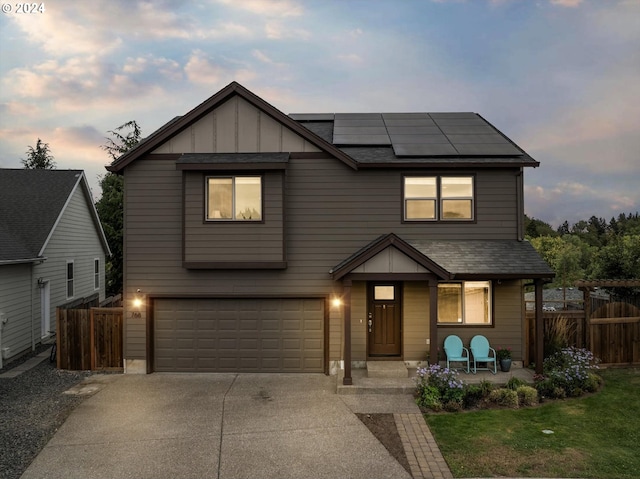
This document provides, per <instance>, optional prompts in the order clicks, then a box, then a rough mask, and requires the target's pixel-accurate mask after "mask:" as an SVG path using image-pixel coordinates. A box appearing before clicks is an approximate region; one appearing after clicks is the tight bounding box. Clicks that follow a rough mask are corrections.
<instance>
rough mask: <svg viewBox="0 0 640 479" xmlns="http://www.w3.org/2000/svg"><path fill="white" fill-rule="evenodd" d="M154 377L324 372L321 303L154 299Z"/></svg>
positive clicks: (264, 300) (279, 300)
mask: <svg viewBox="0 0 640 479" xmlns="http://www.w3.org/2000/svg"><path fill="white" fill-rule="evenodd" d="M153 316H154V320H153V351H154V361H153V363H154V370H155V371H158V372H323V371H324V367H323V366H324V300H323V299H290V298H287V299H264V298H260V299H246V298H238V299H226V298H225V299H165V298H163V299H156V300H154V307H153Z"/></svg>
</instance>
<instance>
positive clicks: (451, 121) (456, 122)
mask: <svg viewBox="0 0 640 479" xmlns="http://www.w3.org/2000/svg"><path fill="white" fill-rule="evenodd" d="M434 121H435V123H436V125H439V126H464V125H469V126H479V125H488V123H487V122H486V121H484V120H483V119H482V118H437V119H435V120H434Z"/></svg>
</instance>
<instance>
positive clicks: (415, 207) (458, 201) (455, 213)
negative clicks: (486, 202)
mask: <svg viewBox="0 0 640 479" xmlns="http://www.w3.org/2000/svg"><path fill="white" fill-rule="evenodd" d="M473 203H474V191H473V176H405V177H404V219H405V220H406V221H437V220H442V221H451V220H473V216H474V213H473V211H474V204H473Z"/></svg>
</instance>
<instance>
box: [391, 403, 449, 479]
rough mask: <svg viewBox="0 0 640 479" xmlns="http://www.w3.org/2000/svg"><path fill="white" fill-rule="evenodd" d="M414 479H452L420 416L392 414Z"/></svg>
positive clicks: (431, 435)
mask: <svg viewBox="0 0 640 479" xmlns="http://www.w3.org/2000/svg"><path fill="white" fill-rule="evenodd" d="M393 418H394V419H395V421H396V427H397V428H398V434H400V439H401V440H402V445H403V447H404V452H405V454H406V455H407V460H408V461H409V466H410V467H411V475H412V476H413V478H414V479H420V478H424V479H453V475H452V474H451V470H450V469H449V466H448V465H447V463H446V462H445V460H444V457H443V456H442V453H441V452H440V448H439V447H438V445H437V444H436V441H435V439H434V438H433V434H431V430H430V429H429V426H427V423H426V422H425V420H424V418H423V417H422V414H394V415H393Z"/></svg>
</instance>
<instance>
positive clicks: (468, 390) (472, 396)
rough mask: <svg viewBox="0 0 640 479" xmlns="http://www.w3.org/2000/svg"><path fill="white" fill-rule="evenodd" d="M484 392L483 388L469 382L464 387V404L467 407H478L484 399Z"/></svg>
mask: <svg viewBox="0 0 640 479" xmlns="http://www.w3.org/2000/svg"><path fill="white" fill-rule="evenodd" d="M485 397H486V396H484V392H483V390H482V388H481V387H480V386H478V385H476V384H469V385H468V386H467V387H465V388H464V397H463V398H462V404H463V405H464V407H465V409H470V408H474V407H477V406H478V404H480V401H482V399H484V398H485Z"/></svg>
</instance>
